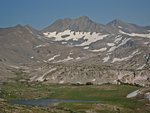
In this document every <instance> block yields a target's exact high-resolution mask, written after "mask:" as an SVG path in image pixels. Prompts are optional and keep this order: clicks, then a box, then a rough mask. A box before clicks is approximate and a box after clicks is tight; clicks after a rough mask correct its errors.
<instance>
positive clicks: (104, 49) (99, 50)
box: [90, 48, 107, 52]
mask: <svg viewBox="0 0 150 113" xmlns="http://www.w3.org/2000/svg"><path fill="white" fill-rule="evenodd" d="M106 49H107V48H101V49H95V50H90V51H92V52H103V51H106Z"/></svg>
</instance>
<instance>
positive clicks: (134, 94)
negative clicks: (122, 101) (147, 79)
mask: <svg viewBox="0 0 150 113" xmlns="http://www.w3.org/2000/svg"><path fill="white" fill-rule="evenodd" d="M139 92H140V89H138V90H136V91H134V92H132V93H129V94H128V95H127V96H126V97H127V98H133V97H135V96H137V94H138V93H139Z"/></svg>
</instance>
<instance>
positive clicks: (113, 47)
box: [108, 38, 130, 52]
mask: <svg viewBox="0 0 150 113" xmlns="http://www.w3.org/2000/svg"><path fill="white" fill-rule="evenodd" d="M129 40H130V38H125V39H123V40H122V42H121V43H120V44H119V45H118V46H112V47H111V48H110V49H109V51H108V52H111V51H114V50H115V49H117V48H119V47H120V46H122V45H124V44H126V43H127V42H128V41H129Z"/></svg>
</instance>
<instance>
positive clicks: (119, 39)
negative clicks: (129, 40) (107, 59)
mask: <svg viewBox="0 0 150 113" xmlns="http://www.w3.org/2000/svg"><path fill="white" fill-rule="evenodd" d="M121 39H122V37H119V38H116V39H115V41H114V43H118V42H119V41H121Z"/></svg>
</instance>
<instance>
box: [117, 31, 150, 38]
mask: <svg viewBox="0 0 150 113" xmlns="http://www.w3.org/2000/svg"><path fill="white" fill-rule="evenodd" d="M119 32H120V33H122V34H125V35H128V36H138V37H144V38H150V33H149V34H138V33H125V32H123V31H121V30H119Z"/></svg>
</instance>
